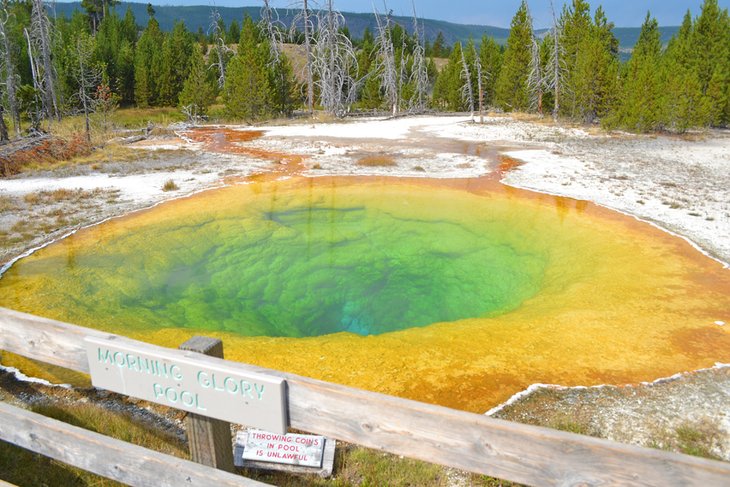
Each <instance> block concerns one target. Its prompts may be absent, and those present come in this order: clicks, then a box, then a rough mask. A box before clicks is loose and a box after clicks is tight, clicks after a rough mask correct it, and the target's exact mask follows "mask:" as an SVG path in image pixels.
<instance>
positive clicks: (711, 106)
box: [692, 0, 730, 125]
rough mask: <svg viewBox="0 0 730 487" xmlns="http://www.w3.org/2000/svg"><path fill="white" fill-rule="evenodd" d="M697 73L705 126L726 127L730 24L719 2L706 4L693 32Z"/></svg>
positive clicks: (729, 76)
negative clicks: (724, 125)
mask: <svg viewBox="0 0 730 487" xmlns="http://www.w3.org/2000/svg"><path fill="white" fill-rule="evenodd" d="M692 52H693V53H694V56H693V61H694V70H695V73H696V74H697V78H698V81H699V84H700V90H701V91H702V96H703V105H704V107H705V108H706V120H705V123H704V124H703V125H723V124H727V123H728V122H730V120H728V119H727V117H726V112H727V104H728V84H730V21H729V20H728V13H727V10H723V11H721V10H720V7H719V6H718V4H717V0H705V2H704V3H703V4H702V12H701V13H700V15H699V17H698V18H697V20H696V22H695V24H694V28H693V30H692Z"/></svg>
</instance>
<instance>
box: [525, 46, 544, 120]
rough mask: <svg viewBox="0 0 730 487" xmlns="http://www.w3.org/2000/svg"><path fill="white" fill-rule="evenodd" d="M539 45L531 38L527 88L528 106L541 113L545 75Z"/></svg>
mask: <svg viewBox="0 0 730 487" xmlns="http://www.w3.org/2000/svg"><path fill="white" fill-rule="evenodd" d="M540 61H541V60H540V45H539V44H538V43H537V40H536V39H535V38H534V37H533V38H532V48H531V55H530V72H529V74H528V75H527V89H528V91H529V93H530V107H531V108H532V109H533V110H537V113H539V114H540V115H542V97H543V94H544V92H545V76H544V74H543V69H542V63H541V62H540Z"/></svg>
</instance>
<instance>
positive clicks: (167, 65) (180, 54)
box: [158, 22, 193, 106]
mask: <svg viewBox="0 0 730 487" xmlns="http://www.w3.org/2000/svg"><path fill="white" fill-rule="evenodd" d="M192 50H193V39H192V35H191V34H190V32H188V30H187V28H185V24H184V23H183V22H176V23H175V26H174V27H173V29H172V32H171V33H170V34H169V35H167V36H165V42H164V43H163V45H162V55H161V59H160V65H159V98H158V104H160V105H165V106H175V105H177V101H178V97H179V96H180V92H181V91H182V88H183V83H184V82H185V79H186V78H187V77H188V73H189V70H190V56H191V54H192Z"/></svg>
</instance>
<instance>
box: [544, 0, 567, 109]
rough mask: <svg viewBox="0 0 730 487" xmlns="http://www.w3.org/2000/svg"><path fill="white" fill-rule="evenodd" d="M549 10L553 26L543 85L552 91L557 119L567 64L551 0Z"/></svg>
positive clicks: (558, 24)
mask: <svg viewBox="0 0 730 487" xmlns="http://www.w3.org/2000/svg"><path fill="white" fill-rule="evenodd" d="M550 10H551V11H552V15H553V28H552V32H551V33H550V35H552V39H553V46H552V49H551V51H550V58H549V60H548V66H549V69H548V70H547V73H546V77H545V85H546V87H547V89H548V90H551V91H552V92H553V98H554V105H553V120H556V121H557V119H558V115H559V113H560V96H561V94H562V92H563V87H564V86H565V76H566V73H567V66H566V65H565V49H564V48H563V46H562V45H561V44H560V37H562V26H561V25H560V23H559V22H558V19H557V16H556V15H555V6H554V5H553V2H552V0H550Z"/></svg>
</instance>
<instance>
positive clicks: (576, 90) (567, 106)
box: [559, 0, 591, 118]
mask: <svg viewBox="0 0 730 487" xmlns="http://www.w3.org/2000/svg"><path fill="white" fill-rule="evenodd" d="M560 27H561V29H560V38H559V42H560V46H561V47H562V49H563V59H564V61H565V64H564V65H565V66H566V68H567V70H566V74H565V86H564V88H565V89H564V93H563V95H564V96H563V98H562V100H561V104H560V106H561V111H562V113H563V114H564V115H567V116H569V117H571V118H578V117H580V115H581V114H580V105H579V103H578V100H579V99H585V98H586V97H587V95H586V94H585V93H581V89H585V84H581V83H582V81H583V78H582V77H583V76H584V75H585V74H586V73H585V71H586V70H585V69H582V70H581V72H580V73H579V72H577V68H578V62H579V60H581V59H580V58H581V57H583V55H584V53H583V51H584V50H585V49H586V48H587V46H586V44H587V42H589V41H588V39H589V37H590V30H591V7H590V5H588V2H586V1H585V0H573V3H572V4H571V5H570V6H567V5H566V6H565V7H563V13H562V15H561V17H560ZM581 61H582V62H583V63H584V64H587V63H586V62H585V61H584V60H581Z"/></svg>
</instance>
